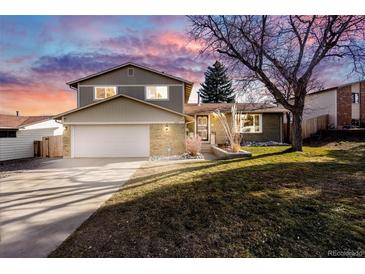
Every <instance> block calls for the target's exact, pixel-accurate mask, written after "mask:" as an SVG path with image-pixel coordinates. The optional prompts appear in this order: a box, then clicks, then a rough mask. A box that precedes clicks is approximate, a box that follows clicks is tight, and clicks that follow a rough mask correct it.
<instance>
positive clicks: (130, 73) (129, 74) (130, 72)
mask: <svg viewBox="0 0 365 274" xmlns="http://www.w3.org/2000/svg"><path fill="white" fill-rule="evenodd" d="M133 76H134V69H133V68H129V69H128V77H133Z"/></svg>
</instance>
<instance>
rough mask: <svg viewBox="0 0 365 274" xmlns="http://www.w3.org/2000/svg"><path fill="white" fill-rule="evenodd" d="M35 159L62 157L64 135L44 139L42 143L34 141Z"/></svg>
mask: <svg viewBox="0 0 365 274" xmlns="http://www.w3.org/2000/svg"><path fill="white" fill-rule="evenodd" d="M34 156H35V157H44V158H45V157H50V158H53V157H62V156H63V145H62V135H59V136H47V137H43V138H42V141H34Z"/></svg>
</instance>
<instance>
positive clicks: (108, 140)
mask: <svg viewBox="0 0 365 274" xmlns="http://www.w3.org/2000/svg"><path fill="white" fill-rule="evenodd" d="M72 131H73V133H72V139H73V140H72V144H73V145H72V147H73V157H148V156H149V150H150V149H149V142H150V140H149V139H150V137H149V136H150V134H149V126H148V125H93V126H89V125H88V126H81V125H78V126H73V127H72Z"/></svg>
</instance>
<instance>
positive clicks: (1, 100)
mask: <svg viewBox="0 0 365 274" xmlns="http://www.w3.org/2000/svg"><path fill="white" fill-rule="evenodd" d="M75 107H76V94H75V93H74V92H72V91H66V90H61V89H57V88H53V87H50V86H48V85H33V86H26V87H25V86H16V87H14V86H11V87H9V86H2V87H1V88H0V113H8V114H15V111H17V110H18V111H20V113H21V114H22V115H53V114H58V113H61V112H64V111H66V110H69V109H72V108H75Z"/></svg>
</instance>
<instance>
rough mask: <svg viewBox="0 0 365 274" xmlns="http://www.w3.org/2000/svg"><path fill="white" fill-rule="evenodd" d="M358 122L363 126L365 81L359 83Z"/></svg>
mask: <svg viewBox="0 0 365 274" xmlns="http://www.w3.org/2000/svg"><path fill="white" fill-rule="evenodd" d="M360 123H361V127H365V82H361V83H360Z"/></svg>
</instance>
